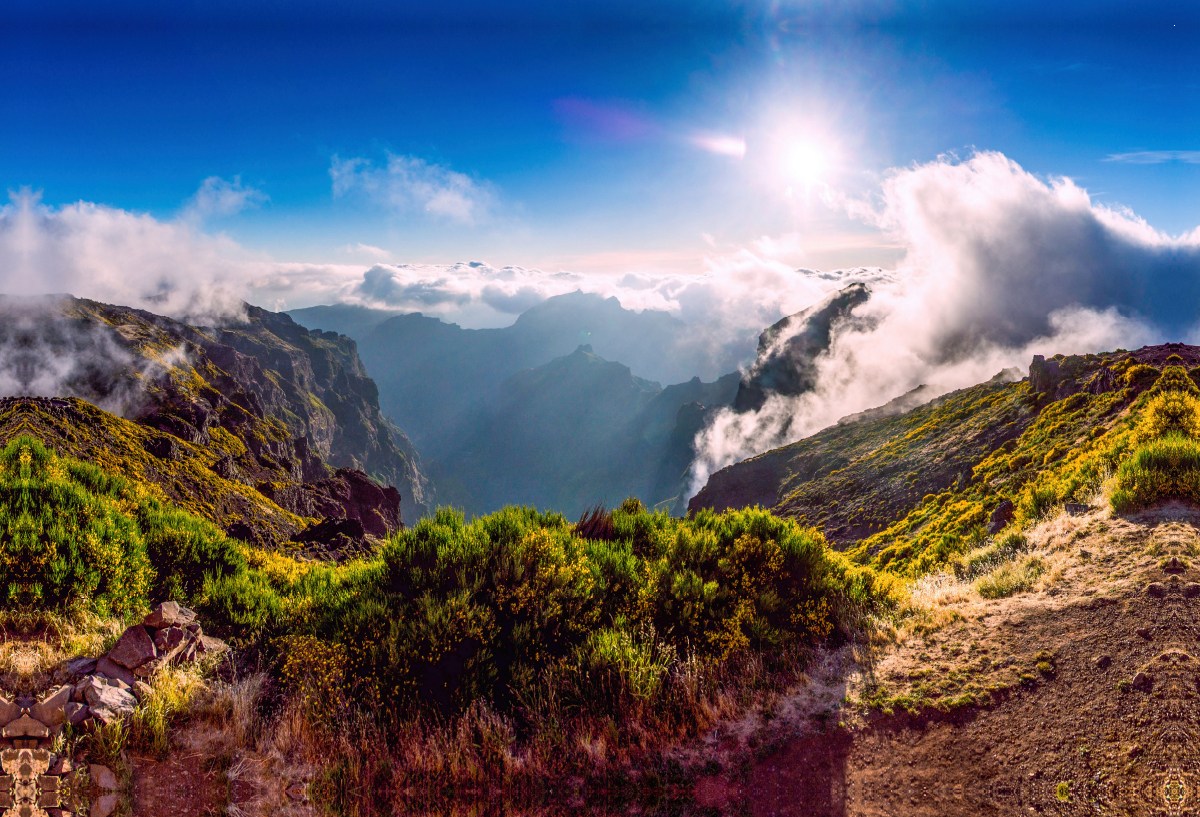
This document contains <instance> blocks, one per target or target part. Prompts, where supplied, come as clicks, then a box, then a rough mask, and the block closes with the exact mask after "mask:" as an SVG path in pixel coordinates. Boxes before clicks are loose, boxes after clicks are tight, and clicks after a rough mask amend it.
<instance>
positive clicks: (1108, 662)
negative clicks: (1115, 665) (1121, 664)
mask: <svg viewBox="0 0 1200 817" xmlns="http://www.w3.org/2000/svg"><path fill="white" fill-rule="evenodd" d="M1092 666H1093V667H1095V668H1096V669H1108V668H1109V667H1110V666H1112V656H1109V655H1097V656H1096V657H1095V658H1093V659H1092Z"/></svg>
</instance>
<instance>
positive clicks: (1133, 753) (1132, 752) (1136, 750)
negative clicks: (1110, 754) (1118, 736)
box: [1125, 743, 1142, 760]
mask: <svg viewBox="0 0 1200 817" xmlns="http://www.w3.org/2000/svg"><path fill="white" fill-rule="evenodd" d="M1141 753H1142V747H1141V746H1139V745H1137V744H1136V743H1135V744H1133V745H1132V746H1130V747H1129V751H1128V752H1126V753H1125V754H1126V755H1128V756H1129V759H1130V760H1132V759H1133V758H1135V757H1137V756H1138V755H1140V754H1141Z"/></svg>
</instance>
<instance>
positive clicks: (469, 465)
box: [288, 284, 870, 515]
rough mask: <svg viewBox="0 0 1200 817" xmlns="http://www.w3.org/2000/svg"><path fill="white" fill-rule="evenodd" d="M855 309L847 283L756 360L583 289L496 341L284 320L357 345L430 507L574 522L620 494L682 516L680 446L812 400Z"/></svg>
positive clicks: (320, 310)
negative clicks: (515, 512)
mask: <svg viewBox="0 0 1200 817" xmlns="http://www.w3.org/2000/svg"><path fill="white" fill-rule="evenodd" d="M869 297H870V290H869V289H868V288H867V287H866V286H865V285H863V284H852V285H850V286H848V287H846V288H845V289H843V290H841V291H840V292H836V293H833V294H831V295H830V296H829V297H827V298H825V299H824V300H822V301H821V302H819V303H817V304H815V305H814V306H812V307H810V308H809V309H807V310H805V311H803V312H800V313H797V314H796V315H792V316H790V317H787V318H784V319H783V320H781V321H779V322H777V323H776V324H774V325H772V326H771V327H769V328H767V329H766V330H764V331H763V332H762V334H761V335H760V336H759V337H758V338H757V356H756V357H755V346H754V340H755V339H754V338H750V337H747V338H745V339H743V341H741V342H739V343H735V344H733V345H732V346H728V345H725V346H722V345H721V344H718V343H717V342H715V341H714V339H712V338H706V337H705V336H704V334H705V333H704V329H703V327H696V326H691V325H688V324H686V323H684V322H682V321H680V320H677V319H676V318H674V317H672V316H670V315H668V314H666V313H664V312H655V311H653V310H645V311H642V312H634V311H632V310H628V309H625V308H623V307H622V306H621V305H620V303H619V302H618V301H617V299H615V298H607V299H606V298H603V297H601V296H599V295H594V294H585V293H582V292H575V293H571V294H568V295H560V296H557V297H554V298H550V299H548V300H546V301H544V302H543V303H541V304H539V305H537V306H535V307H533V308H531V309H529V310H528V311H526V312H524V313H523V314H521V315H520V317H518V318H517V320H516V322H515V323H514V324H513V325H512V326H508V327H505V328H502V329H463V328H462V327H460V326H457V325H455V324H448V323H445V322H443V321H441V320H439V319H437V318H430V317H425V316H423V315H421V314H420V313H411V314H404V315H397V314H395V313H394V312H388V311H383V310H374V309H369V308H366V307H361V306H349V305H344V304H341V305H333V306H319V307H311V308H308V309H297V310H293V311H292V312H290V313H288V314H290V315H291V316H292V317H293V318H295V319H296V320H297V321H298V322H300V323H302V324H304V325H306V326H312V327H319V328H320V329H324V330H329V331H333V332H339V333H343V334H345V335H348V336H349V337H351V338H353V339H354V340H355V341H357V344H358V353H359V355H360V356H361V358H362V360H363V362H364V363H365V364H366V366H367V369H368V371H369V372H370V373H371V375H372V377H373V378H374V380H375V382H376V383H377V385H378V387H379V404H380V406H381V408H382V410H383V411H384V413H385V414H386V415H388V416H389V419H390V420H392V421H393V422H394V423H395V424H396V426H398V427H400V428H403V429H404V430H405V432H406V433H407V434H408V436H409V437H410V438H411V439H412V441H413V443H414V444H415V446H416V448H417V450H419V451H420V452H421V456H422V459H423V461H424V463H425V470H426V472H427V473H428V475H429V477H430V479H431V481H432V483H433V486H434V489H435V490H436V503H438V504H453V505H455V506H457V507H461V508H464V509H466V510H467V511H468V512H472V513H484V512H487V511H491V510H494V509H496V508H498V507H501V506H502V505H504V504H509V503H525V504H533V505H537V506H538V507H541V508H553V509H555V510H559V511H562V512H564V513H567V514H572V515H573V514H577V513H580V512H581V511H582V510H583V509H585V508H587V507H589V506H591V505H593V504H595V503H597V502H606V503H610V504H611V503H614V502H620V501H621V500H622V499H624V498H625V497H626V496H629V495H634V496H637V497H638V498H640V499H641V500H642V501H643V502H645V503H647V504H651V505H662V506H663V507H667V508H670V509H671V510H672V511H673V512H675V513H683V512H685V511H686V506H685V504H684V503H685V501H686V499H687V498H686V497H682V496H680V493H681V491H682V490H683V489H684V487H685V484H684V478H685V475H686V472H687V470H688V468H689V466H690V464H691V462H692V460H693V459H694V458H695V455H696V451H695V449H694V440H695V437H696V434H697V433H698V432H699V431H700V430H701V429H702V428H703V427H704V425H705V424H706V423H707V421H708V419H709V417H710V416H711V415H712V413H713V412H714V411H715V410H716V409H718V408H720V407H723V406H733V407H734V408H735V409H736V410H738V411H752V410H754V409H756V408H757V407H759V406H761V405H762V404H763V402H764V401H765V400H766V397H767V396H768V395H769V394H771V393H781V394H787V395H795V394H799V393H801V392H804V391H807V390H808V389H811V388H812V386H813V379H814V378H815V369H814V367H813V363H812V361H813V359H814V358H815V357H816V356H817V355H819V354H821V353H822V352H824V351H825V350H827V349H828V348H829V344H830V339H831V336H832V332H833V326H834V325H835V324H836V323H837V322H839V321H844V320H847V319H849V318H850V317H851V313H852V312H853V310H854V309H855V308H856V307H858V306H859V305H860V304H862V303H864V302H865V301H866V300H867V299H868V298H869ZM752 357H753V358H754V363H753V365H751V366H749V367H748V368H747V370H746V372H745V374H744V375H743V374H742V372H741V371H740V370H739V369H740V366H739V364H744V363H746V362H747V361H750V360H751V359H752ZM662 382H667V383H671V382H675V384H676V385H671V386H667V387H666V388H663V387H662V386H661V385H660V383H662Z"/></svg>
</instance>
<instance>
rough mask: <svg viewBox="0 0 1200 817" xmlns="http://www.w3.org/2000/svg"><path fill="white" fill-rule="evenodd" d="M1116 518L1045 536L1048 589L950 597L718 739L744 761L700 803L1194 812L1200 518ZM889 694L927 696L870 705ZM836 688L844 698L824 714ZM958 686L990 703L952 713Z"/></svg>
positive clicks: (1198, 767)
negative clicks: (864, 654) (869, 699)
mask: <svg viewBox="0 0 1200 817" xmlns="http://www.w3.org/2000/svg"><path fill="white" fill-rule="evenodd" d="M1104 516H1105V514H1104V513H1102V512H1101V511H1099V510H1097V511H1094V512H1093V513H1091V514H1089V515H1087V516H1084V517H1079V518H1070V517H1063V518H1062V519H1061V520H1059V521H1058V522H1056V523H1055V525H1054V526H1051V530H1050V533H1049V534H1047V536H1046V539H1045V541H1043V543H1042V544H1043V545H1044V547H1045V548H1046V549H1047V552H1049V553H1053V554H1055V556H1054V559H1055V560H1056V561H1055V562H1054V567H1053V570H1052V574H1053V575H1052V576H1051V577H1050V579H1049V580H1047V581H1045V582H1044V583H1043V584H1042V586H1041V587H1040V588H1039V589H1037V590H1036V591H1034V592H1029V593H1025V594H1021V595H1017V596H1014V597H1012V598H1008V599H1000V600H994V601H989V600H984V599H981V598H979V597H978V595H974V596H972V597H964V598H961V599H958V600H953V601H951V602H949V603H946V604H943V605H939V606H938V608H937V609H935V610H934V611H932V612H931V614H930V617H929V618H930V621H931V622H932V623H931V624H930V625H928V626H926V627H917V628H914V629H913V630H912V631H911V632H910V633H908V634H907V635H904V634H902V635H901V636H900V637H899V638H898V640H897V641H896V643H894V644H892V645H890V646H889V647H887V648H886V649H884V650H882V651H879V652H877V653H876V654H875V655H873V656H872V657H871V659H870V660H869V661H860V662H859V663H857V664H854V663H853V662H848V663H846V664H845V665H837V664H836V663H835V665H834V667H833V670H834V671H833V672H832V673H826V674H825V675H824V676H823V677H821V678H820V679H818V678H814V683H813V684H812V685H811V686H812V687H813V690H817V692H816V693H815V692H814V691H812V690H801V691H799V692H798V693H797V694H796V696H794V698H793V700H791V701H784V702H781V705H780V707H779V710H780V712H782V713H783V714H776V715H775V716H774V717H773V718H772V717H767V716H760V717H759V718H758V721H757V723H756V724H755V728H754V729H750V730H747V729H745V728H744V725H743V728H740V729H739V728H733V727H727V728H726V730H725V732H724V734H723V736H719V737H718V738H717V739H718V740H721V739H723V740H725V741H727V742H728V741H731V740H732V742H733V743H735V744H736V745H737V746H739V747H741V752H742V754H741V755H740V760H739V755H738V753H737V751H732V752H727V753H726V755H725V760H726V762H725V764H723V765H724V767H725V769H726V771H725V772H724V773H722V774H718V775H712V776H709V777H706V778H704V779H703V780H701V781H700V783H699V785H698V786H697V788H696V791H695V795H696V800H697V802H698V804H699V805H701V806H706V807H708V808H710V809H711V810H714V811H717V812H719V813H723V814H747V813H749V814H754V815H780V817H782V816H783V815H797V817H799V816H800V815H803V816H804V817H834V815H837V817H843V816H844V815H845V816H848V815H856V816H857V815H861V816H862V817H867V815H871V816H874V815H905V817H921V816H922V815H972V816H974V815H1013V814H1046V815H1082V814H1126V815H1187V814H1197V813H1200V788H1198V787H1200V752H1198V742H1197V738H1198V735H1200V731H1198V720H1200V717H1198V716H1200V707H1198V706H1197V692H1198V690H1200V662H1198V660H1197V656H1200V652H1198V650H1200V644H1198V643H1197V641H1198V639H1200V585H1196V584H1193V583H1195V582H1200V570H1198V569H1197V568H1196V567H1194V566H1193V562H1194V561H1195V560H1194V559H1193V557H1194V556H1195V554H1196V553H1198V552H1200V548H1198V547H1197V544H1198V542H1200V537H1198V531H1200V513H1198V512H1197V511H1196V510H1195V509H1189V508H1185V507H1182V506H1169V507H1164V508H1161V509H1158V510H1157V511H1155V512H1153V513H1147V514H1143V515H1141V516H1137V517H1131V518H1125V519H1105V518H1103V517H1104ZM1171 557H1175V558H1176V559H1177V560H1178V561H1177V562H1175V563H1172V562H1171ZM1139 673H1141V674H1142V676H1143V677H1142V678H1139ZM1135 679H1138V681H1139V682H1135ZM818 680H819V683H818ZM839 681H840V686H839ZM881 687H882V688H884V689H887V690H889V691H891V692H893V693H900V694H908V693H912V694H913V696H914V697H917V698H921V697H922V696H924V697H923V701H925V703H924V705H922V706H916V707H913V709H914V710H915V714H914V713H912V712H908V711H905V710H904V709H902V708H899V707H892V712H891V713H890V714H888V713H887V712H886V707H885V708H884V711H880V707H878V706H877V707H874V708H869V709H866V708H864V707H863V706H862V705H861V703H860V702H861V700H862V699H863V698H864V697H865V692H866V691H869V690H876V691H877V690H878V689H880V688H881ZM831 689H833V690H837V691H843V690H844V693H845V694H844V696H843V700H842V701H839V702H835V703H833V704H829V703H828V698H829V697H830V692H829V691H830V690H831ZM964 690H975V691H977V693H978V694H976V695H975V696H974V697H975V700H976V701H980V700H982V701H983V702H982V703H970V704H967V705H948V704H947V702H949V701H953V700H954V696H955V695H956V694H959V693H960V692H961V691H964ZM818 693H819V694H818ZM939 695H940V697H939ZM929 701H933V703H932V704H930V703H929Z"/></svg>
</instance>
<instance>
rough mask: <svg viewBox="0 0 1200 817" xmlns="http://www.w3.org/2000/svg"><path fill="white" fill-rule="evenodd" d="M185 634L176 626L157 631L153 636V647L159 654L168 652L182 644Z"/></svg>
mask: <svg viewBox="0 0 1200 817" xmlns="http://www.w3.org/2000/svg"><path fill="white" fill-rule="evenodd" d="M187 633H188V631H187V630H185V629H183V628H182V627H180V626H179V625H178V624H175V625H172V626H170V627H167V628H165V629H162V630H159V631H158V632H156V633H155V634H154V647H155V649H157V650H158V652H159V653H164V652H170V651H171V650H173V649H175V647H177V646H178V645H179V644H181V643H182V642H183V639H184V637H185V636H186V635H187Z"/></svg>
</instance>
